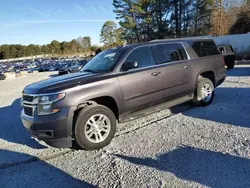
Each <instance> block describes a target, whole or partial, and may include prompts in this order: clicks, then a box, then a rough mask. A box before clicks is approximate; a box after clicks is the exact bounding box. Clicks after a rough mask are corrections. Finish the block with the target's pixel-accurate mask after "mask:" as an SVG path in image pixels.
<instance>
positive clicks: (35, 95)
mask: <svg viewBox="0 0 250 188" xmlns="http://www.w3.org/2000/svg"><path fill="white" fill-rule="evenodd" d="M63 93H65V92H55V93H43V94H27V93H22V94H23V95H27V96H32V97H39V96H47V95H56V94H63Z"/></svg>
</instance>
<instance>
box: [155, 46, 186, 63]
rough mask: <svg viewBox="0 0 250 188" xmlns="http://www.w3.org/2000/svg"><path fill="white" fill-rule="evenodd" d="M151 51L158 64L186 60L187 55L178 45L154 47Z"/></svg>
mask: <svg viewBox="0 0 250 188" xmlns="http://www.w3.org/2000/svg"><path fill="white" fill-rule="evenodd" d="M153 50H154V53H155V56H156V58H157V60H158V63H159V64H163V63H169V62H174V61H180V60H184V59H187V54H186V52H185V50H184V48H183V46H182V45H181V44H179V43H171V44H160V45H156V46H153Z"/></svg>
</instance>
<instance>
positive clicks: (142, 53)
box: [125, 46, 155, 68]
mask: <svg viewBox="0 0 250 188" xmlns="http://www.w3.org/2000/svg"><path fill="white" fill-rule="evenodd" d="M134 61H136V62H137V63H138V65H139V66H138V67H139V68H142V67H149V66H152V65H154V64H155V62H154V57H153V53H152V51H151V48H150V47H148V46H145V47H139V48H137V49H135V50H133V51H132V52H131V53H130V54H129V56H128V57H127V59H126V61H125V63H126V62H134Z"/></svg>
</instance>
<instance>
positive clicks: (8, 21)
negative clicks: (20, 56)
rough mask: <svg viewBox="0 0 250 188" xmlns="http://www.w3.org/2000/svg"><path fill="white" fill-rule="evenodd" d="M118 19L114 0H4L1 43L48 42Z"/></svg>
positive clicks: (94, 32) (96, 39)
mask: <svg viewBox="0 0 250 188" xmlns="http://www.w3.org/2000/svg"><path fill="white" fill-rule="evenodd" d="M107 20H113V21H116V22H118V21H117V20H115V14H114V13H113V5H112V0H0V45H2V44H22V45H28V44H39V45H42V44H48V43H50V42H51V41H52V40H58V41H60V42H62V41H70V40H72V39H75V38H77V37H79V36H82V37H84V36H90V37H91V39H92V44H100V31H101V28H102V25H103V24H104V22H105V21H107Z"/></svg>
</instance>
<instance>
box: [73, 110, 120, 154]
mask: <svg viewBox="0 0 250 188" xmlns="http://www.w3.org/2000/svg"><path fill="white" fill-rule="evenodd" d="M73 131H74V138H75V141H76V143H77V145H78V146H79V147H81V148H83V149H85V150H95V149H99V148H102V147H104V146H106V145H108V144H109V143H110V141H111V140H112V138H113V137H114V134H115V132H116V117H115V115H114V113H113V112H112V111H111V110H110V109H109V108H107V107H105V106H101V105H91V106H88V107H86V108H84V109H82V110H81V111H80V113H79V114H78V116H77V120H76V123H75V127H74V130H73Z"/></svg>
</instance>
